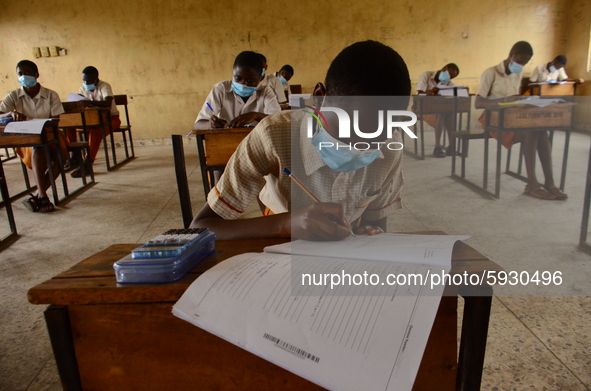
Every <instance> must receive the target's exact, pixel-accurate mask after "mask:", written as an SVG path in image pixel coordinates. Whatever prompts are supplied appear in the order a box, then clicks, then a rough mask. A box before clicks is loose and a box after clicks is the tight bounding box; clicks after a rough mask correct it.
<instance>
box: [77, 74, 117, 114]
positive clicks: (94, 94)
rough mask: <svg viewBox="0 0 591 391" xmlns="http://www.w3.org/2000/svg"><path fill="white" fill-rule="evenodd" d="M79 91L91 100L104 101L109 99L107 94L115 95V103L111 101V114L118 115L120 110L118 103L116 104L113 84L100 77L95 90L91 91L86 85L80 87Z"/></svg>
mask: <svg viewBox="0 0 591 391" xmlns="http://www.w3.org/2000/svg"><path fill="white" fill-rule="evenodd" d="M78 93H79V94H80V95H82V96H84V97H86V98H88V99H90V100H94V101H97V102H104V101H105V100H107V96H112V97H113V103H111V116H118V115H119V110H117V105H115V94H113V89H112V88H111V85H110V84H109V83H107V82H106V81H102V80H100V79H99V82H98V84H97V85H96V88H95V89H94V91H89V90H87V89H86V88H84V86H82V87H80V90H78Z"/></svg>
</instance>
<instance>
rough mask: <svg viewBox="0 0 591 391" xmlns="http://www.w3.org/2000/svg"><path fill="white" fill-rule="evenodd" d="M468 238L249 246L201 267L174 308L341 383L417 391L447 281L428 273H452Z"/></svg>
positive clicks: (275, 358)
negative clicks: (432, 280)
mask: <svg viewBox="0 0 591 391" xmlns="http://www.w3.org/2000/svg"><path fill="white" fill-rule="evenodd" d="M466 238H467V237H466V236H445V235H432V236H422V235H394V234H381V235H376V236H371V237H367V236H359V237H356V238H353V237H349V238H347V239H345V240H343V241H340V242H322V243H320V242H305V241H296V242H293V243H288V244H286V245H278V246H272V247H268V248H267V249H265V251H266V252H264V253H247V254H241V255H238V256H235V257H232V258H230V259H227V260H225V261H223V262H221V263H220V264H218V265H216V266H214V267H213V268H211V269H209V270H208V271H207V272H205V273H204V274H203V275H201V276H200V277H199V278H198V279H197V280H196V281H195V282H194V283H193V284H192V285H191V286H190V287H189V288H188V289H187V291H186V292H185V293H184V294H183V296H182V297H181V299H180V300H179V301H178V302H177V303H176V304H175V306H174V307H173V314H174V315H176V316H178V317H179V318H181V319H184V320H186V321H188V322H190V323H192V324H194V325H196V326H198V327H201V328H203V329H204V330H207V331H209V332H211V333H213V334H215V335H217V336H219V337H221V338H223V339H225V340H227V341H229V342H231V343H233V344H236V345H238V346H240V347H242V348H244V349H246V350H248V351H250V352H252V353H254V354H256V355H258V356H260V357H263V358H265V359H267V360H269V361H271V362H273V363H274V364H276V365H278V366H280V367H283V368H285V369H287V370H289V371H292V372H294V373H295V374H297V375H299V376H302V377H304V378H306V379H308V380H310V381H312V382H314V383H316V384H318V385H320V386H323V387H326V388H328V389H331V390H367V391H371V390H397V391H398V390H410V389H412V386H413V383H414V379H415V377H416V374H417V371H418V368H419V365H420V363H421V358H422V355H423V352H424V349H425V346H426V343H427V340H428V337H429V334H430V331H431V326H432V324H433V320H434V319H435V315H436V312H437V309H438V306H439V302H440V300H441V295H442V293H443V288H444V286H443V284H439V285H436V286H433V287H431V286H429V283H425V284H423V283H419V282H418V281H419V280H421V281H425V282H426V281H428V280H429V279H428V277H429V275H430V274H433V273H438V274H441V273H443V272H445V273H447V272H448V271H449V270H450V268H451V254H452V249H453V245H454V243H455V241H456V240H461V239H466ZM297 253H300V254H297ZM367 259H372V260H367ZM347 275H348V276H349V282H347ZM327 276H330V277H329V278H328V279H327ZM335 276H336V277H338V279H339V283H338V284H336V279H337V278H335ZM387 276H404V280H405V281H408V283H407V282H404V281H402V279H400V278H399V279H398V280H397V281H396V278H394V280H393V279H392V277H390V280H388V279H387ZM410 276H414V280H413V281H414V282H411V281H410V278H411V277H410ZM407 278H408V280H407ZM377 280H379V281H377Z"/></svg>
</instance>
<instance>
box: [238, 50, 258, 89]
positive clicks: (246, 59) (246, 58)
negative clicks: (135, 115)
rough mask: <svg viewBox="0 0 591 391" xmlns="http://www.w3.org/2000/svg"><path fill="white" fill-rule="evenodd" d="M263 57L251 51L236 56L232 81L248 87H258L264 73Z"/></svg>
mask: <svg viewBox="0 0 591 391" xmlns="http://www.w3.org/2000/svg"><path fill="white" fill-rule="evenodd" d="M261 56H262V55H261V54H258V53H255V52H251V51H245V52H242V53H240V54H239V55H238V56H236V60H234V75H233V77H232V81H233V82H235V83H238V84H242V85H245V86H248V87H256V86H258V85H259V83H260V82H261V80H262V73H263V60H262V57H261Z"/></svg>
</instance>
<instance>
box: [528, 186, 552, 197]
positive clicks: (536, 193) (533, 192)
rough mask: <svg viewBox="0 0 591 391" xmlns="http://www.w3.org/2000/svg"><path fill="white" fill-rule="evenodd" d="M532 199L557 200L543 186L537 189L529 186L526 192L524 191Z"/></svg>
mask: <svg viewBox="0 0 591 391" xmlns="http://www.w3.org/2000/svg"><path fill="white" fill-rule="evenodd" d="M523 192H524V193H525V194H527V195H528V196H530V197H534V198H539V199H541V200H555V199H556V196H555V195H554V194H552V193H549V192H548V191H546V189H544V188H543V187H542V186H539V187H537V188H535V189H532V188H531V187H529V185H527V186H525V190H524V191H523Z"/></svg>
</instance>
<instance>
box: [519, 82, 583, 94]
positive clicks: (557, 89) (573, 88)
mask: <svg viewBox="0 0 591 391" xmlns="http://www.w3.org/2000/svg"><path fill="white" fill-rule="evenodd" d="M528 87H529V91H530V94H531V95H541V96H569V95H576V94H577V83H575V82H574V81H567V82H565V83H563V84H538V83H531V84H529V85H528Z"/></svg>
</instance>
